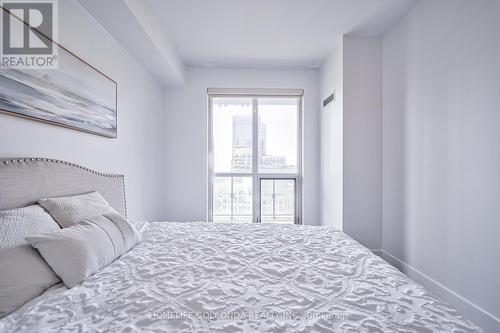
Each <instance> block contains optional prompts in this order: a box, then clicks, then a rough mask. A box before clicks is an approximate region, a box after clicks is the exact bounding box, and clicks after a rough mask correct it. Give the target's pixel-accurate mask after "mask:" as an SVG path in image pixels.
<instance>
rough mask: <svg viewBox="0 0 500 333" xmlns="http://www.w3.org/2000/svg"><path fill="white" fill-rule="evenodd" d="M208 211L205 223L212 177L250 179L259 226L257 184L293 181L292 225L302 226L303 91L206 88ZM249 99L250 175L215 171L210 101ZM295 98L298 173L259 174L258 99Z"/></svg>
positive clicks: (209, 216) (254, 218)
mask: <svg viewBox="0 0 500 333" xmlns="http://www.w3.org/2000/svg"><path fill="white" fill-rule="evenodd" d="M207 95H208V119H207V120H208V140H207V143H208V174H207V176H208V191H207V192H208V200H207V202H208V209H207V221H209V222H213V178H214V177H252V180H253V185H252V197H253V211H252V222H253V223H260V222H261V217H260V212H261V207H260V195H261V193H260V183H261V180H262V179H294V180H295V215H296V216H295V219H294V223H295V224H302V190H303V189H302V116H303V112H302V108H303V96H304V90H303V89H260V88H257V89H240V88H208V89H207ZM217 97H218V98H224V97H226V98H238V97H240V98H251V99H252V130H253V135H252V159H253V161H252V172H246V173H245V172H217V173H214V171H213V170H214V166H213V144H214V141H213V113H212V112H213V111H212V106H213V99H214V98H217ZM269 97H276V98H279V97H295V98H297V108H298V110H297V112H298V115H297V116H298V119H297V172H296V173H259V172H258V171H259V170H258V167H259V166H258V140H256V138H258V130H259V129H258V103H257V100H258V98H269Z"/></svg>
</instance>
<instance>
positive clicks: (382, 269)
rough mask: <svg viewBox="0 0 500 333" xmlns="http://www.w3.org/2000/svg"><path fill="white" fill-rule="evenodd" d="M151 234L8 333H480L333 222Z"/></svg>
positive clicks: (16, 321)
mask: <svg viewBox="0 0 500 333" xmlns="http://www.w3.org/2000/svg"><path fill="white" fill-rule="evenodd" d="M142 232H143V234H142V235H143V241H142V242H141V243H140V244H138V245H137V246H136V247H135V248H134V249H132V250H131V251H129V252H128V253H126V254H125V255H123V256H122V257H121V258H119V259H118V260H116V261H115V262H113V263H112V264H110V265H109V266H107V267H106V268H104V269H103V270H101V271H99V272H98V273H97V274H95V275H93V276H91V277H90V278H89V279H88V280H86V281H85V282H84V283H82V284H81V285H78V286H76V287H74V288H72V289H67V288H53V289H52V290H50V292H48V293H46V294H44V295H42V296H40V297H38V298H36V299H34V300H33V301H31V302H29V303H28V304H26V305H24V306H23V307H22V308H21V309H19V310H18V311H16V312H14V313H12V314H10V315H9V316H7V317H5V318H3V319H2V320H0V331H1V332H17V331H22V332H47V331H64V332H107V331H113V332H122V331H123V332H172V331H175V332H208V331H210V332H255V331H266V332H270V331H272V332H480V331H481V330H480V329H479V328H478V327H477V326H475V325H474V324H473V323H471V322H470V321H468V320H467V319H465V318H464V317H462V316H461V315H460V314H459V313H458V312H457V311H456V310H455V309H453V308H452V307H450V306H449V305H448V304H446V303H445V302H443V301H441V300H439V299H437V298H435V297H433V296H432V295H431V294H429V293H428V292H427V291H426V290H425V289H424V288H423V287H422V286H420V285H418V284H416V283H415V282H413V281H412V280H410V279H409V278H408V277H407V276H405V275H404V274H402V273H401V272H399V271H398V270H397V269H395V268H394V267H392V266H391V265H389V264H388V263H386V262H385V261H383V260H382V259H381V258H379V257H378V256H376V255H374V254H372V253H371V252H370V251H369V250H368V249H367V248H365V247H363V246H362V245H360V244H359V243H357V242H356V241H354V240H353V239H351V238H350V237H348V236H347V235H346V234H344V233H342V232H339V231H336V230H334V229H332V228H329V227H313V226H297V225H271V224H216V223H201V222H200V223H174V222H168V223H161V222H155V223H144V224H143V225H142Z"/></svg>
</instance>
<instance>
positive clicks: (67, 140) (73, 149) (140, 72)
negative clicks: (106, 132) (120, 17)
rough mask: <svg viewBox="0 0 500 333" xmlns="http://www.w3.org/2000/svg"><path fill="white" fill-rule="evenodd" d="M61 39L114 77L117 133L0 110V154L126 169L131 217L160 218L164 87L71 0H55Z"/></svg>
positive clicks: (106, 169)
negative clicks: (101, 134) (96, 131)
mask: <svg viewBox="0 0 500 333" xmlns="http://www.w3.org/2000/svg"><path fill="white" fill-rule="evenodd" d="M59 37H60V43H61V45H63V46H65V47H66V48H68V49H69V50H70V51H72V52H74V53H75V54H76V55H78V56H79V57H81V58H82V59H84V60H86V61H87V62H88V63H89V64H91V65H92V66H94V67H96V68H98V69H99V70H101V71H102V72H104V73H106V74H107V75H108V76H110V77H111V78H113V79H114V80H115V81H117V82H118V139H107V138H103V137H99V136H95V135H91V134H87V133H83V132H78V131H74V130H70V129H66V128H61V127H57V126H53V125H48V124H43V123H40V122H35V121H30V120H25V119H20V118H17V117H13V116H10V115H5V114H0V156H1V157H50V158H57V159H62V160H66V161H71V162H75V163H78V164H81V165H84V166H87V167H90V168H93V169H96V170H100V171H105V172H114V173H123V174H125V182H126V187H127V209H128V213H129V217H130V218H132V219H162V218H163V212H164V210H163V206H164V205H163V202H164V195H163V191H164V188H163V184H164V171H165V160H164V155H162V154H163V153H164V149H163V147H164V146H165V144H164V141H165V131H164V130H163V124H164V109H163V89H162V87H161V86H160V85H159V84H158V83H157V82H156V81H155V80H154V79H153V78H152V77H151V76H150V75H149V74H148V73H147V72H146V71H145V70H144V69H143V68H142V67H141V66H140V65H139V64H138V63H137V62H136V61H135V60H134V59H133V58H132V57H131V56H129V55H128V54H127V53H126V52H125V51H124V50H123V48H122V47H121V46H120V45H119V44H118V43H117V42H116V41H115V40H114V39H113V38H112V37H110V35H109V34H108V33H107V32H106V31H105V30H104V29H103V28H102V27H101V26H99V25H98V24H97V23H96V22H95V21H94V19H93V18H92V17H91V16H90V15H89V14H88V13H87V12H86V11H85V10H84V9H83V8H81V7H80V5H79V4H78V3H77V2H75V1H73V0H64V1H59Z"/></svg>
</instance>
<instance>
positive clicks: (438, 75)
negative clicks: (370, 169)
mask: <svg viewBox="0 0 500 333" xmlns="http://www.w3.org/2000/svg"><path fill="white" fill-rule="evenodd" d="M499 14H500V2H499V1H486V0H484V1H470V0H442V1H425V0H424V1H420V2H418V3H417V4H416V6H415V7H414V8H413V9H412V10H411V11H410V13H409V14H408V15H407V16H406V17H405V19H404V20H403V21H401V22H400V23H399V24H398V25H396V26H395V27H393V28H392V29H391V31H389V32H388V33H387V34H386V35H385V36H384V39H383V81H384V86H383V87H384V90H383V103H384V120H383V121H384V124H383V126H384V133H383V135H384V137H383V151H384V153H383V156H384V166H383V168H384V178H383V182H384V204H383V207H384V209H383V249H384V251H385V252H386V253H388V254H390V255H392V256H393V257H394V258H392V259H398V260H400V264H402V266H403V268H406V269H407V271H409V272H410V273H412V276H414V277H415V278H416V279H417V280H418V281H419V282H421V283H422V284H424V285H425V286H426V287H427V288H429V289H430V290H431V291H432V292H435V293H436V294H438V295H439V296H441V297H442V298H444V299H446V300H448V301H450V302H451V303H452V304H453V305H454V306H455V307H457V308H458V309H459V310H461V311H462V312H463V313H464V314H465V315H466V316H467V317H469V318H471V319H472V320H474V321H476V322H477V323H478V324H480V325H482V326H483V328H485V329H487V330H488V331H490V332H500V319H499V318H500V298H499V295H500V264H499V260H498V254H499V253H500V242H499V240H498V237H499V235H500V20H499ZM405 264H406V265H409V266H406V265H405Z"/></svg>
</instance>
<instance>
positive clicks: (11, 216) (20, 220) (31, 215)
mask: <svg viewBox="0 0 500 333" xmlns="http://www.w3.org/2000/svg"><path fill="white" fill-rule="evenodd" d="M57 229H60V227H59V225H58V224H57V223H56V221H54V219H53V218H52V217H51V216H50V215H49V214H48V213H47V212H46V211H45V210H43V208H42V207H40V206H38V205H32V206H27V207H22V208H16V209H11V210H4V211H0V248H4V247H9V246H13V245H17V244H20V243H24V238H25V237H26V236H28V235H37V234H40V233H43V232H50V231H54V230H57Z"/></svg>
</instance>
